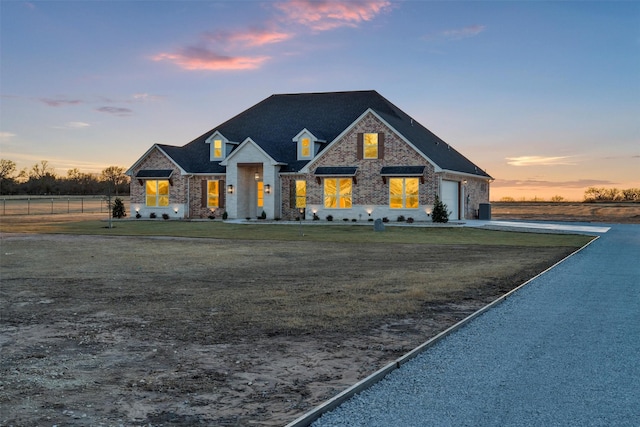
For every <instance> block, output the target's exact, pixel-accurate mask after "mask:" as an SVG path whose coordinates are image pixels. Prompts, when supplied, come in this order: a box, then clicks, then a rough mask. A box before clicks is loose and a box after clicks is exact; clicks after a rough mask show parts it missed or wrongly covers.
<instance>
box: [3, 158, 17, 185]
mask: <svg viewBox="0 0 640 427" xmlns="http://www.w3.org/2000/svg"><path fill="white" fill-rule="evenodd" d="M15 171H16V162H14V161H12V160H5V159H0V193H2V194H5V192H6V191H7V187H8V184H12V183H13V182H14V181H15V178H14V177H13V176H12V175H13V174H14V173H15Z"/></svg>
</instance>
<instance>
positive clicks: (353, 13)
mask: <svg viewBox="0 0 640 427" xmlns="http://www.w3.org/2000/svg"><path fill="white" fill-rule="evenodd" d="M275 7H276V8H277V9H278V10H280V11H281V12H283V13H284V15H285V17H286V19H287V20H290V21H293V22H297V23H300V24H302V25H305V26H308V27H310V28H312V29H314V30H317V31H325V30H331V29H334V28H338V27H344V26H349V27H355V26H357V25H358V24H360V23H362V22H364V21H370V20H372V19H373V18H375V17H376V16H377V15H379V14H381V13H382V12H384V11H385V10H387V9H389V8H390V7H391V1H388V0H369V1H348V2H346V1H336V0H322V1H316V0H291V1H288V2H279V3H276V4H275Z"/></svg>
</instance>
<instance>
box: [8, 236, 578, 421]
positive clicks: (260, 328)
mask: <svg viewBox="0 0 640 427" xmlns="http://www.w3.org/2000/svg"><path fill="white" fill-rule="evenodd" d="M0 243H1V247H2V248H1V251H0V252H1V253H0V255H1V258H0V259H1V261H2V263H1V267H2V285H1V287H0V313H1V314H0V315H1V319H0V320H1V322H0V349H1V356H2V357H1V360H0V409H1V410H0V425H2V426H53V425H58V426H61V425H65V426H111V425H114V426H119V425H123V426H143V425H144V426H148V425H152V426H160V425H163V426H170V425H171V426H192V425H207V426H210V425H216V426H250V425H251V426H254V425H261V426H276V425H284V424H286V423H288V422H290V421H292V420H294V419H295V418H297V417H298V416H299V415H301V414H302V413H304V412H306V411H308V410H309V409H311V408H313V407H314V406H316V405H318V404H320V403H322V402H323V401H325V400H327V399H329V398H331V397H333V396H334V395H336V394H337V393H339V392H340V391H342V390H344V389H345V388H347V387H349V386H351V385H352V384H354V383H355V382H357V381H358V380H360V379H362V378H364V377H366V376H367V375H369V374H371V373H373V372H374V371H376V370H377V369H379V368H381V367H382V366H384V365H386V364H387V363H389V362H391V361H393V360H394V359H396V358H397V357H399V356H401V355H402V354H404V353H406V352H408V351H410V350H411V349H413V348H414V347H416V346H417V345H419V344H421V343H422V342H424V341H426V340H427V339H429V338H430V337H432V336H434V335H435V334H437V333H438V332H440V331H442V330H444V329H445V328H447V327H448V326H450V325H452V324H454V323H455V322H457V321H459V320H461V319H462V318H464V317H466V316H467V315H469V314H471V313H472V312H474V311H475V310H477V309H478V308H480V307H482V306H484V305H486V304H487V303H488V302H490V301H492V300H494V299H495V298H496V297H497V296H499V295H501V294H504V293H505V292H507V291H509V290H510V289H512V288H513V287H515V286H518V285H520V284H521V283H523V282H524V281H525V280H527V279H528V278H530V277H532V276H533V275H535V274H536V273H538V272H540V271H542V270H543V269H545V268H546V267H547V266H549V265H551V264H553V263H554V262H556V261H557V260H559V259H561V258H563V257H564V256H566V255H567V254H568V253H570V252H572V251H573V250H574V248H567V247H543V248H535V250H532V249H531V248H530V247H513V246H511V247H509V246H482V248H481V250H479V248H477V247H469V246H455V245H440V246H437V245H412V244H392V245H364V244H357V243H318V242H315V243H311V242H304V241H300V242H278V241H237V240H216V239H184V238H149V237H98V236H66V235H37V234H2V235H1V240H0ZM454 263H455V268H452V265H454Z"/></svg>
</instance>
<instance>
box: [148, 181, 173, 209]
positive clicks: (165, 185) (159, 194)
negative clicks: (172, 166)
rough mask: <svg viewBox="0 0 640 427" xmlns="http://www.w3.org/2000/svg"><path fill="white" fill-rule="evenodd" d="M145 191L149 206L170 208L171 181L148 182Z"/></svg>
mask: <svg viewBox="0 0 640 427" xmlns="http://www.w3.org/2000/svg"><path fill="white" fill-rule="evenodd" d="M145 189H146V190H145V191H146V202H147V206H169V181H167V180H148V181H147V184H146V186H145Z"/></svg>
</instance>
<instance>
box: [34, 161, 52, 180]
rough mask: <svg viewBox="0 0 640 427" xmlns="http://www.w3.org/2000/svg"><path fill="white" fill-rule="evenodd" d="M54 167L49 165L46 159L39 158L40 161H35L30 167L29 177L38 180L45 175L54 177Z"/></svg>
mask: <svg viewBox="0 0 640 427" xmlns="http://www.w3.org/2000/svg"><path fill="white" fill-rule="evenodd" d="M55 176H56V173H55V169H54V168H52V167H51V166H49V162H48V161H47V160H40V163H36V164H35V165H33V166H32V167H31V173H30V174H29V178H31V179H34V180H38V179H42V178H46V177H55Z"/></svg>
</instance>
